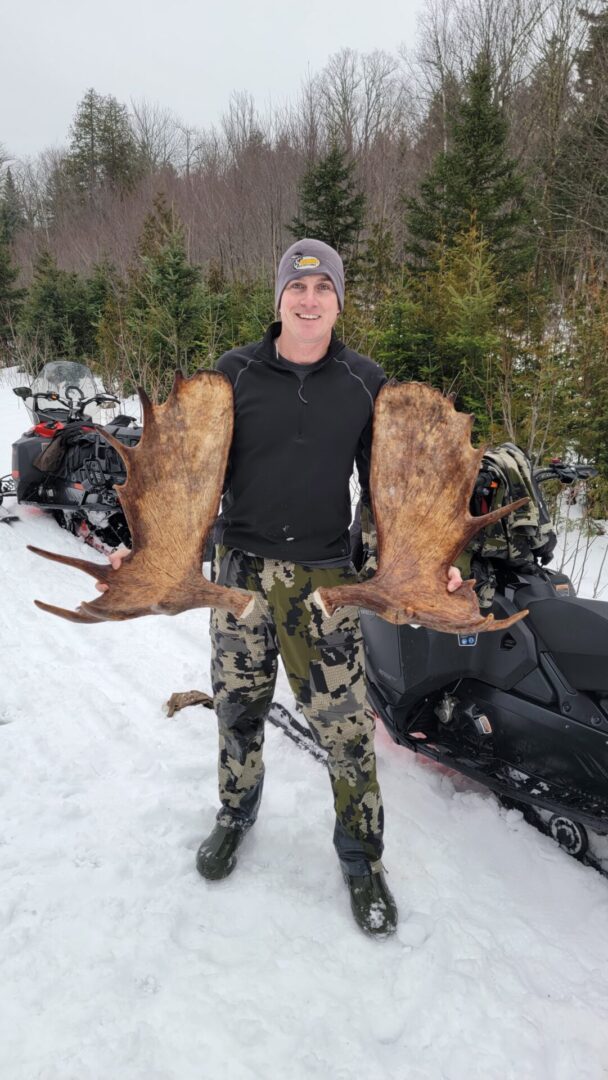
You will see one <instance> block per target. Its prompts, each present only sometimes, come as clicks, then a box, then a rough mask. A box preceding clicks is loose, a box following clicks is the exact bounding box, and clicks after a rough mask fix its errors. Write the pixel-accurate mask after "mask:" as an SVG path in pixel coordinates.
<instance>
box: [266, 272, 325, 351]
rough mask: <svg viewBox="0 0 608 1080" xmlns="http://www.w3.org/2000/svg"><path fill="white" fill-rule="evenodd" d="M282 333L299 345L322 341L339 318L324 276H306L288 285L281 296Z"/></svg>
mask: <svg viewBox="0 0 608 1080" xmlns="http://www.w3.org/2000/svg"><path fill="white" fill-rule="evenodd" d="M280 312H281V321H282V324H283V325H282V332H283V333H285V332H287V333H289V334H290V335H292V336H293V337H294V338H295V339H296V340H297V341H298V342H300V343H301V344H309V345H314V344H315V343H316V342H322V341H324V340H326V339H327V338H328V337H329V335H330V334H331V331H332V329H333V327H334V324H335V322H336V319H337V318H338V315H339V314H340V310H339V307H338V297H337V294H336V290H335V289H334V286H333V283H332V281H331V280H330V279H329V278H328V277H326V276H325V274H306V275H305V276H304V277H301V278H296V280H295V281H290V282H289V284H288V285H286V287H285V289H284V290H283V295H282V296H281V307H280Z"/></svg>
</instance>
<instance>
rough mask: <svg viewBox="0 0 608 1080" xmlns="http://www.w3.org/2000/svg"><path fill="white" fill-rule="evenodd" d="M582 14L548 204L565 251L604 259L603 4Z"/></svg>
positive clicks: (607, 203) (606, 47)
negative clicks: (582, 37)
mask: <svg viewBox="0 0 608 1080" xmlns="http://www.w3.org/2000/svg"><path fill="white" fill-rule="evenodd" d="M581 14H582V16H583V17H584V18H585V19H586V20H587V23H588V33H587V42H586V45H585V47H584V48H583V49H581V50H580V51H579V52H578V53H577V56H576V64H577V69H578V79H577V82H576V86H575V91H576V96H577V101H576V103H575V105H574V107H573V108H572V110H571V113H570V117H569V122H568V132H567V135H566V137H565V139H564V143H563V146H562V152H561V154H560V156H559V159H558V163H557V167H556V177H555V183H554V193H555V194H554V203H553V209H554V213H555V218H556V221H557V223H558V228H559V231H560V232H561V235H562V238H563V241H564V243H565V245H566V251H567V253H568V254H569V255H570V256H571V257H573V259H574V260H576V261H577V262H578V257H579V255H580V254H581V252H582V253H583V257H584V258H586V256H587V253H588V252H589V251H591V252H592V254H593V256H594V257H595V258H596V259H597V257H598V256H601V258H602V259H603V261H604V264H606V263H607V262H608V79H607V72H608V4H606V5H605V6H604V8H603V10H602V11H600V12H598V13H597V14H592V13H591V12H589V11H582V12H581Z"/></svg>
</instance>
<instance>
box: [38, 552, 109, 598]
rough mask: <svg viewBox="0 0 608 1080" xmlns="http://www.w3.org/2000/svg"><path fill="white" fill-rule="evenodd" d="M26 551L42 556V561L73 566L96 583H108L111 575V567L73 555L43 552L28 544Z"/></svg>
mask: <svg viewBox="0 0 608 1080" xmlns="http://www.w3.org/2000/svg"><path fill="white" fill-rule="evenodd" d="M27 549H28V551H33V552H34V555H42V558H43V559H50V560H51V562H58V563H64V564H65V566H74V567H75V568H76V570H82V571H84V573H85V574H90V575H91V577H94V578H96V579H97V581H104V582H108V581H109V580H110V578H111V575H112V573H113V570H112V567H111V566H108V565H107V563H96V562H90V561H89V559H76V558H74V556H73V555H58V554H57V552H55V551H45V550H44V548H39V547H34V545H33V544H28V545H27ZM36 603H38V601H36Z"/></svg>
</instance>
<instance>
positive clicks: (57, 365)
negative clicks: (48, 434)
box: [25, 360, 98, 423]
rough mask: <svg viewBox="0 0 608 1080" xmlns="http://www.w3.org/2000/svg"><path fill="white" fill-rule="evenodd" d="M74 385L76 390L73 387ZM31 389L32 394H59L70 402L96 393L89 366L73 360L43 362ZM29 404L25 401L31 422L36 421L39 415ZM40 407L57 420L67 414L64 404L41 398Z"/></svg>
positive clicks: (29, 402)
mask: <svg viewBox="0 0 608 1080" xmlns="http://www.w3.org/2000/svg"><path fill="white" fill-rule="evenodd" d="M74 387H76V388H77V390H75V389H73V388H74ZM31 390H32V394H45V393H54V394H59V397H60V398H62V399H63V400H64V401H68V400H71V401H72V402H74V401H78V399H79V398H80V399H81V400H84V399H85V398H91V397H93V396H94V395H95V394H96V393H98V390H97V387H96V385H95V379H94V378H93V375H92V374H91V372H90V370H89V368H88V367H87V366H86V364H78V363H76V361H74V360H53V361H52V362H51V363H49V364H45V365H44V367H43V368H42V370H41V371H39V372H38V374H37V375H36V377H35V379H34V380H33V381H32V385H31ZM78 391H79V393H78ZM31 404H32V403H31V401H26V403H25V405H26V408H27V411H28V412H29V414H30V416H31V418H32V422H33V423H37V422H38V419H39V417H38V416H37V414H35V413H34V411H33V409H32V407H31ZM40 407H41V408H42V409H44V411H45V413H46V414H47V415H48V416H53V417H54V418H55V419H57V420H63V419H64V418H65V417H67V415H68V412H67V409H66V408H65V406H63V405H59V404H57V405H53V404H52V403H51V402H50V401H49V402H45V401H44V399H43V398H41V399H40Z"/></svg>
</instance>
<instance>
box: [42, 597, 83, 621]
mask: <svg viewBox="0 0 608 1080" xmlns="http://www.w3.org/2000/svg"><path fill="white" fill-rule="evenodd" d="M34 603H35V605H36V607H37V608H40V610H41V611H48V612H49V614H50V615H59V618H60V619H67V620H68V622H75V623H98V622H99V619H98V618H97V616H95V615H89V614H86V615H85V614H84V612H82V611H80V609H79V610H77V611H68V609H67V608H61V607H55V605H54V604H45V603H43V601H42V600H34Z"/></svg>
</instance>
